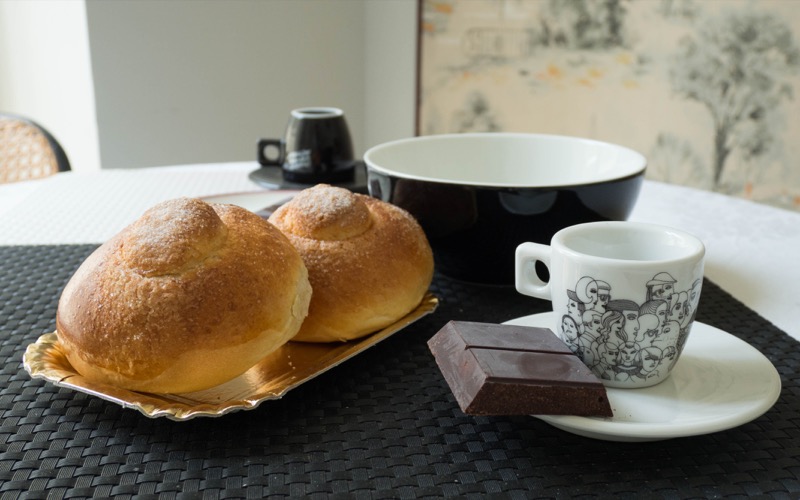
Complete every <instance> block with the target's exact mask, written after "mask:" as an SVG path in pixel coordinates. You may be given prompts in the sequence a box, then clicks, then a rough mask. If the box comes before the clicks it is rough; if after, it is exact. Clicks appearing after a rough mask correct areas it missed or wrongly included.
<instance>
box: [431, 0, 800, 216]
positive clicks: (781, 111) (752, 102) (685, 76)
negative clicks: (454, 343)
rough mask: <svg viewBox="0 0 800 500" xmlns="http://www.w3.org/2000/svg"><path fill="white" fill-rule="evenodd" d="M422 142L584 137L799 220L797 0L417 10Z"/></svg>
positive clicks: (663, 173) (544, 2) (437, 1)
mask: <svg viewBox="0 0 800 500" xmlns="http://www.w3.org/2000/svg"><path fill="white" fill-rule="evenodd" d="M419 11H420V18H421V19H420V40H419V71H418V82H417V84H418V109H417V133H418V134H419V135H430V134H440V133H457V132H478V131H497V132H499V131H513V132H536V133H549V134H562V135H573V136H581V137H589V138H593V139H599V140H604V141H608V142H614V143H617V144H622V145H625V146H628V147H631V148H633V149H636V150H637V151H639V152H641V153H642V154H644V155H645V156H646V157H647V158H648V171H647V176H648V178H650V179H654V180H659V181H664V182H670V183H675V184H682V185H688V186H693V187H698V188H702V189H709V190H714V191H719V192H723V193H726V194H730V195H735V196H741V197H744V198H748V199H752V200H754V201H759V202H763V203H768V204H771V205H776V206H780V207H783V208H787V209H792V210H800V5H799V4H798V3H797V2H795V1H791V0H726V1H715V2H709V1H700V0H604V1H599V0H420V10H419Z"/></svg>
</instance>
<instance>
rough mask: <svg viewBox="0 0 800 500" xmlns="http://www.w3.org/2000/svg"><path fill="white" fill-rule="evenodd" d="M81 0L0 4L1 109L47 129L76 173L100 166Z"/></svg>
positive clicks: (17, 0)
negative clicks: (62, 148)
mask: <svg viewBox="0 0 800 500" xmlns="http://www.w3.org/2000/svg"><path fill="white" fill-rule="evenodd" d="M90 67H91V63H90V59H89V39H88V36H87V30H86V11H85V9H84V3H83V2H78V1H74V2H62V1H60V0H39V1H36V2H28V1H23V0H3V1H0V110H2V111H6V112H12V113H17V114H22V115H25V116H28V117H30V118H32V119H33V120H34V121H37V122H38V123H40V124H41V125H42V126H44V127H45V128H47V129H48V130H49V131H50V133H52V134H53V135H54V136H55V138H56V139H57V140H58V141H59V142H60V143H61V144H62V146H64V148H65V150H66V151H67V155H68V156H69V160H70V162H71V164H72V166H73V169H74V170H93V169H97V168H99V166H100V155H99V149H98V140H97V122H96V120H95V112H94V95H93V94H94V91H93V85H92V75H91V69H90Z"/></svg>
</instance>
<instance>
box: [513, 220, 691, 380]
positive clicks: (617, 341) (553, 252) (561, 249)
mask: <svg viewBox="0 0 800 500" xmlns="http://www.w3.org/2000/svg"><path fill="white" fill-rule="evenodd" d="M704 256H705V247H704V246H703V243H702V242H701V241H700V240H699V239H697V238H696V237H694V236H692V235H690V234H688V233H686V232H684V231H680V230H677V229H673V228H669V227H665V226H660V225H655V224H644V223H637V222H592V223H587V224H579V225H576V226H570V227H567V228H565V229H562V230H560V231H558V232H557V233H556V234H555V235H554V236H553V237H552V239H551V241H550V245H549V246H548V245H542V244H539V243H523V244H521V245H519V246H518V247H517V250H516V256H515V259H516V260H515V284H516V288H517V291H518V292H520V293H522V294H525V295H529V296H532V297H537V298H540V299H545V300H550V301H551V302H552V304H553V312H554V313H555V323H554V324H553V327H554V329H555V331H556V332H557V334H558V335H559V337H561V339H562V340H563V341H564V342H565V343H566V344H567V346H569V348H570V349H571V350H572V351H573V352H574V353H575V354H576V355H577V356H578V357H579V358H580V359H581V360H582V361H583V362H584V363H585V364H586V366H588V367H589V368H590V369H591V370H592V372H593V373H594V374H595V375H596V376H597V377H598V378H600V379H601V380H602V381H603V383H604V384H605V385H606V386H608V387H619V388H641V387H649V386H653V385H656V384H658V383H660V382H662V381H663V380H665V379H666V378H667V377H668V376H669V374H670V372H671V371H672V369H673V367H674V366H675V363H676V362H677V361H678V358H679V356H680V354H681V351H682V350H683V347H684V345H685V344H686V339H687V337H688V335H689V332H690V330H691V327H692V323H693V321H694V318H695V314H696V312H697V305H698V301H699V298H700V289H701V286H702V282H703V260H704ZM537 262H540V263H542V264H544V265H545V266H546V267H547V270H548V271H549V280H548V281H547V282H545V281H544V280H542V278H541V277H540V276H539V274H538V273H537V270H536V264H537Z"/></svg>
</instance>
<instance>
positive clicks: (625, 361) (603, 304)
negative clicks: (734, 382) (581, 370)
mask: <svg viewBox="0 0 800 500" xmlns="http://www.w3.org/2000/svg"><path fill="white" fill-rule="evenodd" d="M677 285H678V282H677V280H676V279H675V278H673V277H672V275H670V274H669V273H667V272H659V273H656V274H655V275H654V276H653V277H652V279H650V280H648V281H647V282H646V283H642V287H641V292H640V294H639V296H638V297H614V296H612V294H611V291H612V290H614V288H613V281H610V280H608V281H606V280H600V279H595V278H594V277H591V276H584V277H582V278H581V279H580V280H578V281H577V282H576V284H575V288H574V290H571V289H568V290H566V294H567V299H568V300H567V306H566V311H565V313H566V314H565V315H564V316H563V318H562V322H561V326H560V330H561V332H560V333H561V336H562V339H564V341H565V342H566V343H567V344H568V345H570V346H571V347H573V352H576V354H578V355H579V356H581V359H583V361H584V363H586V364H587V366H589V367H590V368H592V370H593V371H595V373H596V374H598V376H599V374H600V373H605V375H606V376H605V378H608V377H609V373H608V367H612V368H611V371H612V372H613V373H612V375H613V376H612V378H613V379H614V380H637V379H638V378H644V377H647V376H648V374H651V375H649V376H652V374H657V373H658V371H657V366H654V365H657V364H661V363H663V361H664V360H665V359H674V358H675V356H674V354H673V355H672V356H671V357H670V356H667V355H666V354H665V353H667V352H672V353H677V352H680V350H681V349H682V347H683V344H684V343H685V339H686V335H688V333H689V327H690V325H691V322H692V320H693V319H694V315H695V308H696V304H697V297H699V292H700V280H697V281H695V282H694V283H692V285H691V287H689V288H687V289H685V290H679V289H677ZM568 318H569V319H568ZM651 347H652V348H655V350H649V351H646V350H645V349H647V348H651ZM645 360H646V361H647V363H649V364H647V363H645ZM673 362H674V361H673ZM646 364H647V368H645V365H646Z"/></svg>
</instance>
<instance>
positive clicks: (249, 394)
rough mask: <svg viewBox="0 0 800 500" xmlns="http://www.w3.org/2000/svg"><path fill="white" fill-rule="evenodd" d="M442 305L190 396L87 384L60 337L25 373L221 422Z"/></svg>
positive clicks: (48, 337)
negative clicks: (222, 418)
mask: <svg viewBox="0 0 800 500" xmlns="http://www.w3.org/2000/svg"><path fill="white" fill-rule="evenodd" d="M438 305H439V300H438V299H437V298H436V296H434V295H433V294H431V293H428V294H427V295H426V296H425V297H424V298H423V299H422V302H421V303H420V304H419V306H417V308H416V309H415V310H413V311H411V312H410V313H409V314H408V315H407V316H405V317H404V318H402V319H400V320H399V321H397V322H396V323H394V324H393V325H390V326H388V327H386V328H384V329H383V330H380V331H377V332H375V333H373V334H371V335H369V336H367V337H364V338H362V339H358V340H354V341H351V342H345V343H335V344H310V343H301V342H289V343H288V344H286V345H284V346H283V347H281V348H280V349H278V350H277V351H276V352H274V353H272V354H270V355H269V356H267V357H266V358H264V359H263V360H262V361H261V362H259V363H258V364H257V365H255V366H254V367H252V368H250V369H249V370H248V371H247V372H245V373H244V374H242V375H241V376H239V377H237V378H235V379H233V380H231V381H229V382H226V383H224V384H222V385H218V386H216V387H212V388H211V389H207V390H204V391H199V392H192V393H185V394H150V393H142V392H134V391H129V390H126V389H120V388H117V387H113V386H109V385H106V384H99V383H95V382H92V381H90V380H86V379H85V378H83V377H82V376H81V375H80V374H78V373H77V372H76V371H75V369H74V368H73V367H72V365H70V363H69V361H67V358H66V356H65V355H64V353H63V351H62V350H61V346H60V345H59V343H58V337H56V334H55V333H48V334H45V335H42V336H41V337H39V339H38V340H37V341H36V342H35V343H33V344H30V345H29V346H28V348H27V349H26V350H25V355H24V357H23V365H24V366H25V370H26V371H27V372H28V373H29V374H30V375H31V377H33V378H41V379H44V380H46V381H48V382H50V383H52V384H54V385H56V386H59V387H66V388H67V389H72V390H75V391H79V392H84V393H86V394H90V395H92V396H97V397H99V398H103V399H105V400H108V401H111V402H113V403H117V404H119V405H122V406H123V407H125V408H133V409H136V410H139V411H140V412H142V413H143V414H145V415H147V416H148V417H151V418H156V417H167V418H169V419H171V420H179V421H182V420H189V419H191V418H194V417H219V416H221V415H224V414H226V413H229V412H232V411H237V410H251V409H253V408H255V407H256V406H258V405H259V404H261V403H262V402H264V401H268V400H271V399H279V398H281V397H283V395H284V394H286V393H287V392H289V391H290V390H292V389H294V388H295V387H298V386H300V385H301V384H304V383H305V382H308V381H309V380H311V379H312V378H314V377H316V376H317V375H320V374H322V373H325V372H326V371H328V370H330V369H331V368H333V367H335V366H337V365H339V364H341V363H343V362H344V361H347V360H348V359H350V358H352V357H353V356H355V355H356V354H359V353H361V352H363V351H365V350H366V349H368V348H370V347H372V346H373V345H375V344H377V343H378V342H381V341H382V340H384V339H386V338H388V337H390V336H392V335H393V334H395V333H397V332H398V331H400V330H402V329H403V328H405V327H406V326H408V325H410V324H411V323H413V322H415V321H417V320H418V319H420V318H421V317H423V316H425V315H427V314H430V313H432V312H433V311H435V310H436V307H437V306H438Z"/></svg>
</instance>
